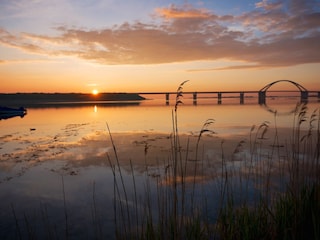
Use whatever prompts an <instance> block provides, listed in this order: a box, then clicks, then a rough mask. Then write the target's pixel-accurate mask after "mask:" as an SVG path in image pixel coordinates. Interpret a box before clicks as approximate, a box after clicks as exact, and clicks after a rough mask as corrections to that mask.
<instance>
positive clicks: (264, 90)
mask: <svg viewBox="0 0 320 240" xmlns="http://www.w3.org/2000/svg"><path fill="white" fill-rule="evenodd" d="M279 82H288V83H291V84H293V85H294V86H296V87H297V88H298V89H299V90H300V92H308V90H307V89H306V88H305V87H303V86H302V85H300V84H299V83H296V82H294V81H291V80H277V81H274V82H272V83H269V84H267V85H266V86H264V87H263V88H261V89H260V90H259V92H266V91H267V90H268V89H269V88H270V87H271V86H272V85H274V84H276V83H279Z"/></svg>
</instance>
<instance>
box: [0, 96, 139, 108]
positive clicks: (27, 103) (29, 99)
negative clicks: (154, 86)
mask: <svg viewBox="0 0 320 240" xmlns="http://www.w3.org/2000/svg"><path fill="white" fill-rule="evenodd" d="M142 100H145V98H144V97H141V96H140V95H139V94H136V93H99V94H97V95H93V94H87V93H1V94H0V106H15V107H20V106H22V107H31V106H33V107H34V106H43V105H51V106H54V105H60V104H63V105H65V104H69V105H79V104H81V105H83V104H88V103H92V102H96V103H103V102H124V103H125V102H128V103H130V102H134V101H142Z"/></svg>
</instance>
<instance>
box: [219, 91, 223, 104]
mask: <svg viewBox="0 0 320 240" xmlns="http://www.w3.org/2000/svg"><path fill="white" fill-rule="evenodd" d="M221 98H222V93H221V92H218V104H221V103H222V99H221Z"/></svg>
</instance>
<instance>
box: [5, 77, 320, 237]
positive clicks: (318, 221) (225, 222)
mask: <svg viewBox="0 0 320 240" xmlns="http://www.w3.org/2000/svg"><path fill="white" fill-rule="evenodd" d="M186 83H187V81H185V82H183V83H182V84H181V85H180V86H179V87H178V89H177V94H176V103H175V106H174V108H173V110H172V115H171V118H172V133H171V135H170V141H171V147H170V150H171V151H170V153H169V155H168V157H167V158H166V159H165V160H162V161H160V160H159V161H158V163H157V165H156V166H154V165H153V166H149V165H148V157H149V145H148V143H145V146H144V159H143V160H144V163H145V166H144V170H145V171H144V172H143V173H142V174H141V173H137V171H135V169H134V165H133V163H132V161H131V160H130V167H129V172H130V174H131V175H129V176H128V169H126V170H124V168H123V166H122V165H121V159H120V157H119V154H118V149H117V143H116V142H115V141H114V139H113V137H112V132H111V129H110V128H109V125H108V124H107V126H106V127H107V132H108V134H109V139H110V142H111V145H112V149H113V154H111V153H108V155H107V161H108V163H109V165H110V169H111V172H112V176H113V186H112V187H113V205H112V206H113V221H114V226H115V227H114V238H115V239H159V240H160V239H320V229H319V228H320V227H319V226H320V159H319V156H320V109H316V110H314V111H313V112H312V113H311V115H310V116H308V112H309V110H308V109H307V106H306V105H305V104H298V105H297V107H296V110H295V113H294V116H293V124H292V125H293V126H292V132H291V137H290V138H288V139H286V140H285V142H283V141H284V140H283V139H281V132H280V131H279V129H278V127H277V113H276V112H275V114H274V123H273V127H272V124H271V123H270V122H263V123H261V124H260V125H259V126H252V128H251V129H250V131H249V139H243V140H240V141H239V142H238V143H237V144H236V145H235V147H234V150H233V152H229V150H227V149H226V148H225V141H224V140H221V141H220V142H216V139H215V140H212V143H210V144H216V145H220V156H219V159H218V160H217V162H216V163H212V162H206V160H205V150H204V146H203V145H202V139H203V138H204V137H205V135H208V137H209V136H211V135H212V134H216V133H215V131H214V130H212V127H213V124H214V122H215V121H214V119H212V118H209V119H207V120H206V121H205V122H204V124H203V125H202V127H201V128H200V131H199V133H198V134H197V136H195V137H194V136H190V137H188V140H187V142H186V143H185V144H182V143H181V141H180V140H181V134H180V132H179V124H178V123H179V114H178V112H179V107H180V105H182V104H183V99H182V98H183V87H184V85H185V84H186ZM305 125H307V126H308V128H307V130H306V131H305V130H303V129H305ZM270 132H271V137H270V136H269V134H270ZM161 159H164V158H161ZM212 165H214V167H212ZM141 175H142V176H141ZM128 179H129V180H128ZM61 184H62V209H63V210H62V212H63V216H62V217H61V221H60V224H59V223H53V222H52V221H51V219H50V212H49V211H50V209H49V210H48V208H47V205H46V204H41V207H40V209H41V210H40V219H41V223H38V222H39V221H38V222H37V221H34V219H35V217H34V215H32V214H31V215H28V214H26V213H24V214H23V216H22V217H20V216H18V214H17V211H16V208H15V206H13V205H11V211H12V216H13V221H12V222H13V225H14V227H15V230H16V231H15V239H24V238H28V239H41V238H46V239H71V238H72V239H75V238H76V237H80V238H81V237H82V238H86V236H76V237H75V234H74V226H73V221H72V212H71V210H70V209H69V208H68V207H69V205H68V204H67V203H68V202H67V196H66V191H65V184H64V178H63V177H62V183H61ZM92 188H93V190H92V207H91V215H92V216H91V217H92V227H93V234H91V235H88V236H93V237H94V239H105V238H106V237H105V236H106V235H105V234H104V233H105V229H103V227H104V226H105V225H104V224H102V222H101V221H103V220H102V219H103V218H104V216H102V213H101V211H100V210H101V206H100V208H98V206H97V199H98V197H97V196H96V190H95V183H93V185H92ZM141 189H142V190H141ZM35 222H37V223H36V224H35ZM39 226H40V227H39ZM39 229H41V230H39ZM39 236H40V237H39Z"/></svg>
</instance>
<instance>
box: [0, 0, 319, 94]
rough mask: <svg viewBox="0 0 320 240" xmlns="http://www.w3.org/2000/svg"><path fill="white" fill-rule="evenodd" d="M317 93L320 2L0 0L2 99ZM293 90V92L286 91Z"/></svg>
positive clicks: (317, 0)
mask: <svg viewBox="0 0 320 240" xmlns="http://www.w3.org/2000/svg"><path fill="white" fill-rule="evenodd" d="M279 79H289V80H293V81H296V82H298V83H300V84H301V85H303V86H304V87H306V88H307V89H309V90H320V0H303V1H301V0H261V1H254V0H241V1H239V0H224V1H221V0H199V1H197V0H194V1H186V0H181V1H179V0H176V1H169V0H91V1H89V0H81V1H80V0H79V1H76V0H54V1H51V0H1V1H0V81H1V89H0V92H2V93H14V92H91V91H92V90H93V89H96V90H98V91H100V92H141V91H175V90H176V89H177V87H178V85H179V84H180V83H181V82H183V81H184V80H190V81H189V82H188V85H187V86H185V90H188V91H204V90H206V91H210V90H212V91H224V90H259V89H260V88H262V87H263V86H265V85H266V84H268V83H270V82H273V81H275V80H279ZM289 87H290V86H289Z"/></svg>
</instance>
